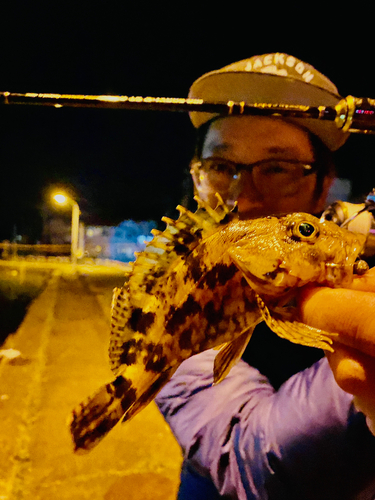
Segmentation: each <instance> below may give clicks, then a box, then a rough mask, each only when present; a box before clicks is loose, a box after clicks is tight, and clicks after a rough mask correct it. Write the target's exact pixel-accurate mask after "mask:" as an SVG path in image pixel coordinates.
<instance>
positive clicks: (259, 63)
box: [245, 54, 314, 82]
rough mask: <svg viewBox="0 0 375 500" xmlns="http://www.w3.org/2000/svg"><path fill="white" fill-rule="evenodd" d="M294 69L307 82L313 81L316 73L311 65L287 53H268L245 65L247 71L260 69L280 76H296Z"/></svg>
mask: <svg viewBox="0 0 375 500" xmlns="http://www.w3.org/2000/svg"><path fill="white" fill-rule="evenodd" d="M291 69H294V71H295V72H297V73H298V74H299V75H300V76H301V77H302V78H303V80H304V81H305V82H311V80H312V79H313V78H314V73H312V72H311V71H310V69H312V68H311V66H309V65H307V64H305V63H303V62H302V61H300V60H299V59H297V58H296V57H293V56H288V55H287V54H266V55H265V56H259V57H256V58H252V60H251V61H248V62H247V64H246V67H245V70H246V71H258V72H260V73H269V74H274V75H280V76H294V75H293V73H292V72H291V71H290V70H291Z"/></svg>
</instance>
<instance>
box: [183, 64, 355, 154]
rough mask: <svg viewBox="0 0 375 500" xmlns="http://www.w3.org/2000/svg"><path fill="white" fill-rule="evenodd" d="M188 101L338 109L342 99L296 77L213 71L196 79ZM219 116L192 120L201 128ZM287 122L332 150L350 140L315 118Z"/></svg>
mask: <svg viewBox="0 0 375 500" xmlns="http://www.w3.org/2000/svg"><path fill="white" fill-rule="evenodd" d="M189 98H195V99H196V98H199V99H203V100H204V101H206V102H228V101H230V100H232V101H235V102H242V101H244V102H245V103H246V104H253V103H260V102H263V103H267V104H299V105H305V106H335V105H336V104H337V103H338V102H339V101H340V100H341V99H342V98H341V96H339V95H337V94H334V93H331V92H329V91H327V90H325V89H323V88H321V87H317V86H316V85H312V84H309V83H306V82H303V81H300V80H296V79H294V78H289V77H285V76H278V75H272V74H268V73H256V72H244V71H241V72H223V71H222V72H220V71H217V72H215V71H213V72H211V73H207V74H206V75H203V76H202V77H201V78H199V79H198V80H196V81H195V82H194V83H193V85H192V87H191V89H190V92H189ZM215 116H218V115H217V114H211V113H201V112H191V113H190V119H191V121H192V123H193V125H194V127H196V128H198V127H200V126H201V125H203V124H204V123H206V122H207V121H209V120H211V119H212V118H214V117H215ZM288 121H291V122H293V123H296V124H298V125H299V126H301V127H304V128H307V129H308V130H309V131H310V132H312V133H313V134H315V135H317V136H318V137H319V138H320V139H321V140H322V141H323V143H324V144H326V146H327V147H328V148H329V149H330V150H331V151H336V150H337V149H338V148H340V147H341V146H342V145H343V144H344V143H345V141H346V140H347V139H348V137H349V134H348V133H343V132H342V131H341V130H340V129H338V128H337V126H336V125H335V123H334V122H332V121H326V120H318V119H312V118H307V119H304V118H291V119H289V118H288Z"/></svg>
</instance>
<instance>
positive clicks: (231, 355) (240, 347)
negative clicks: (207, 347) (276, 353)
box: [214, 327, 254, 384]
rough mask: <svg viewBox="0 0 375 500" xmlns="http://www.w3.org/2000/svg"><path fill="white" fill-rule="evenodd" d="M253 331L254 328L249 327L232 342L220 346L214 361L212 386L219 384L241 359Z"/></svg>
mask: <svg viewBox="0 0 375 500" xmlns="http://www.w3.org/2000/svg"><path fill="white" fill-rule="evenodd" d="M253 330H254V327H249V328H247V329H246V330H244V331H243V332H242V333H241V334H240V335H239V336H238V337H237V338H236V339H234V340H232V342H227V343H226V344H224V345H222V348H221V350H220V352H219V353H218V354H217V355H216V357H215V360H214V384H218V383H219V382H221V381H222V380H223V379H224V378H225V377H226V376H227V374H228V373H229V371H230V369H231V368H232V366H233V365H235V364H236V363H237V361H238V360H239V359H240V358H241V356H242V354H243V352H244V350H245V349H246V346H247V344H248V343H249V340H250V338H251V335H252V333H253ZM219 347H220V346H219Z"/></svg>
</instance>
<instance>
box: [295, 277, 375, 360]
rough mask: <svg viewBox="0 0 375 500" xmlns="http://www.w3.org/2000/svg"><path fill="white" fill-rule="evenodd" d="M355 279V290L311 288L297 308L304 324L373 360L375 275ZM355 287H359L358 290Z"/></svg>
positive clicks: (302, 297)
mask: <svg viewBox="0 0 375 500" xmlns="http://www.w3.org/2000/svg"><path fill="white" fill-rule="evenodd" d="M359 280H360V279H359V278H358V280H355V281H356V283H355V284H354V287H355V289H350V290H349V289H344V288H338V289H331V288H325V287H322V288H310V289H305V290H304V291H302V292H301V294H300V297H299V308H300V314H301V319H302V321H303V322H304V323H306V324H308V325H310V326H314V327H316V328H320V329H321V330H325V331H327V332H331V333H338V338H337V340H338V341H339V342H340V343H342V344H344V345H346V346H349V347H354V348H355V349H358V350H360V351H362V352H364V353H366V354H368V355H370V356H374V357H375V292H369V291H362V289H363V288H371V289H372V287H373V286H374V290H375V274H373V273H372V274H371V275H370V276H369V277H368V278H367V280H366V281H365V280H363V281H362V280H361V282H359ZM358 288H361V289H360V290H358Z"/></svg>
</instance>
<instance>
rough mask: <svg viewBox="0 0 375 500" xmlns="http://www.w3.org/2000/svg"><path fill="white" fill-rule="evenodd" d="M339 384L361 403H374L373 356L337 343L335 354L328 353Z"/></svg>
mask: <svg viewBox="0 0 375 500" xmlns="http://www.w3.org/2000/svg"><path fill="white" fill-rule="evenodd" d="M326 355H327V358H328V361H329V364H330V366H331V369H332V372H333V375H334V377H335V380H336V382H337V384H338V385H339V386H340V387H341V389H343V390H344V391H346V392H349V393H350V394H355V395H356V396H357V398H359V399H360V400H361V401H366V402H368V401H373V400H374V394H375V362H374V358H373V357H372V356H368V355H366V354H363V353H362V352H360V351H357V350H355V349H353V348H351V347H347V346H343V345H340V344H337V343H335V345H334V352H333V353H327V354H326Z"/></svg>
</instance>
